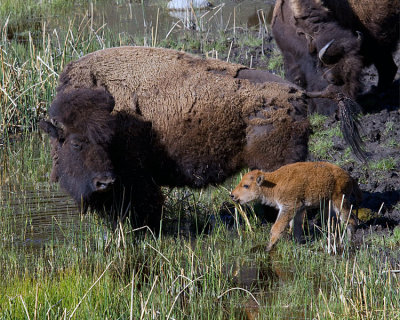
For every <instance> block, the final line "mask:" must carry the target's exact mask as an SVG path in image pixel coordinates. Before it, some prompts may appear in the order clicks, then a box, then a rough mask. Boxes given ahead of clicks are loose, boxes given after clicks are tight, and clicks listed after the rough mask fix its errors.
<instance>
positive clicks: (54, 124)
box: [50, 119, 65, 130]
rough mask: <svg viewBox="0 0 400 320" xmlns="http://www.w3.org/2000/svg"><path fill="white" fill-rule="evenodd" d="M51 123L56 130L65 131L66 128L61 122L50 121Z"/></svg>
mask: <svg viewBox="0 0 400 320" xmlns="http://www.w3.org/2000/svg"><path fill="white" fill-rule="evenodd" d="M50 122H51V124H52V125H53V126H55V127H56V128H60V129H62V130H64V128H65V127H64V125H63V124H62V123H61V122H58V121H57V120H56V119H50Z"/></svg>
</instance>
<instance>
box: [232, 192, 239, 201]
mask: <svg viewBox="0 0 400 320" xmlns="http://www.w3.org/2000/svg"><path fill="white" fill-rule="evenodd" d="M231 199H232V200H233V201H235V202H237V201H238V198H237V197H236V196H235V195H234V194H233V193H231Z"/></svg>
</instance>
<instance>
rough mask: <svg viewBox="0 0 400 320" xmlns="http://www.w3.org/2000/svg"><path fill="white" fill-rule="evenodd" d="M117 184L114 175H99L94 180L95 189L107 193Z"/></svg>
mask: <svg viewBox="0 0 400 320" xmlns="http://www.w3.org/2000/svg"><path fill="white" fill-rule="evenodd" d="M114 182H115V176H114V175H113V174H112V173H107V174H103V175H98V176H96V177H94V178H93V187H94V189H95V190H96V191H107V190H108V189H110V188H111V186H112V185H113V184H114Z"/></svg>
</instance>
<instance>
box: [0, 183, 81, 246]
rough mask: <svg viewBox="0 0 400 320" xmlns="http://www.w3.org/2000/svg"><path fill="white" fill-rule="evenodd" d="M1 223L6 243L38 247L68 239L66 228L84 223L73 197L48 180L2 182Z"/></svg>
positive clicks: (0, 232)
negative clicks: (19, 182) (24, 183)
mask: <svg viewBox="0 0 400 320" xmlns="http://www.w3.org/2000/svg"><path fill="white" fill-rule="evenodd" d="M0 223H1V227H2V228H1V229H2V230H1V231H0V235H1V238H2V239H1V240H2V241H4V242H5V243H3V244H5V245H10V246H15V245H17V246H18V245H29V246H31V247H38V248H39V247H41V246H44V245H45V244H46V243H48V242H49V241H52V242H63V241H64V240H66V233H65V231H64V230H68V234H70V232H71V228H72V230H73V229H74V228H82V227H85V226H83V225H82V223H81V217H80V214H79V210H78V209H77V207H76V205H75V203H74V202H73V201H72V200H71V199H70V197H69V196H68V195H67V194H65V193H64V192H62V191H60V190H59V189H58V187H57V186H55V185H50V186H49V184H48V183H38V184H35V185H12V184H3V185H1V187H0Z"/></svg>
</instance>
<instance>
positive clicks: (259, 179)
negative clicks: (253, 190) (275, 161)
mask: <svg viewBox="0 0 400 320" xmlns="http://www.w3.org/2000/svg"><path fill="white" fill-rule="evenodd" d="M263 182H264V175H262V174H261V175H259V176H258V177H257V179H256V183H257V185H258V186H259V187H261V185H262V183H263Z"/></svg>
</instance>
